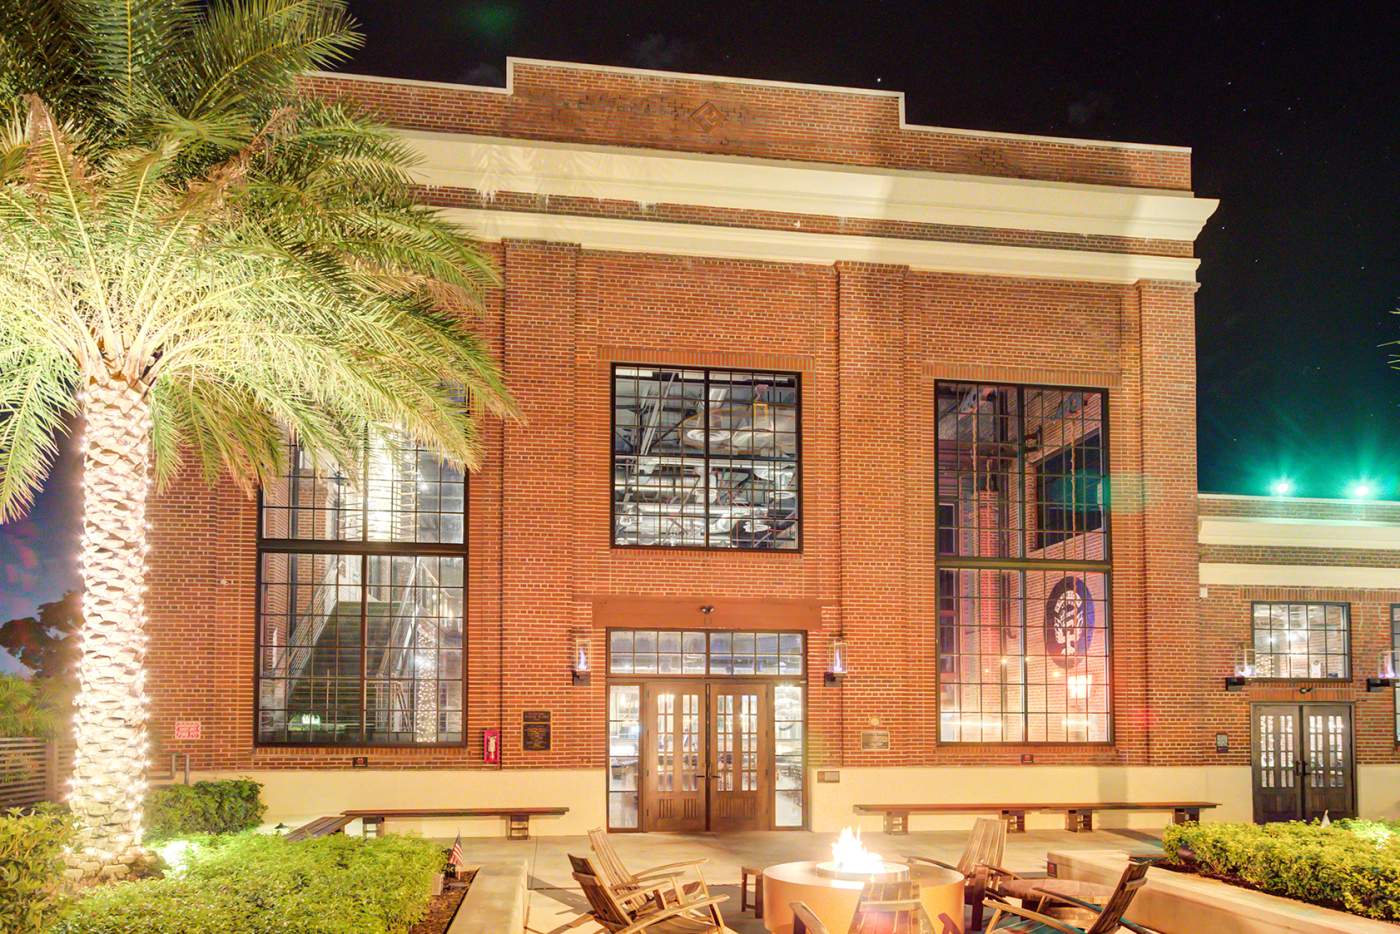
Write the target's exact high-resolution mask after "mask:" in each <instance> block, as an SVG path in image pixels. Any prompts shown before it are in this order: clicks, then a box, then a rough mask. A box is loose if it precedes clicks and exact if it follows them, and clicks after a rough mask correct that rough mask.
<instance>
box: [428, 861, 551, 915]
mask: <svg viewBox="0 0 1400 934" xmlns="http://www.w3.org/2000/svg"><path fill="white" fill-rule="evenodd" d="M529 897H530V895H529V874H528V872H527V870H526V865H525V860H523V859H514V860H502V861H500V862H493V863H484V864H482V865H481V866H478V867H477V871H476V877H475V878H474V879H472V884H471V888H469V889H467V897H466V898H464V899H463V900H462V905H461V907H460V908H458V909H457V916H456V917H454V918H453V919H452V924H451V925H449V926H448V928H447V934H524V931H525V918H526V914H527V912H528V907H529V905H528V903H529Z"/></svg>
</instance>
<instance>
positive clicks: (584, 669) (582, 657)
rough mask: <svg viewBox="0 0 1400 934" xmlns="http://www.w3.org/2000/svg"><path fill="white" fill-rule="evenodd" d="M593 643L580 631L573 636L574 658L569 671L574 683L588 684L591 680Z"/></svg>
mask: <svg viewBox="0 0 1400 934" xmlns="http://www.w3.org/2000/svg"><path fill="white" fill-rule="evenodd" d="M592 665H593V643H592V640H590V639H589V638H588V636H587V635H584V634H582V633H580V634H578V635H575V636H574V660H573V667H572V669H571V673H572V674H573V679H574V684H590V683H592V681H593V675H592V672H593V668H592Z"/></svg>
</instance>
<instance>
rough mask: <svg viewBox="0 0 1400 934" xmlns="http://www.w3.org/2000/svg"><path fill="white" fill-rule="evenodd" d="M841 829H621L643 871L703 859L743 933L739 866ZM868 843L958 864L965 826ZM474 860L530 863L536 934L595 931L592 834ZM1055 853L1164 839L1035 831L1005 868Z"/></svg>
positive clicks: (869, 838) (1031, 869) (1012, 842)
mask: <svg viewBox="0 0 1400 934" xmlns="http://www.w3.org/2000/svg"><path fill="white" fill-rule="evenodd" d="M835 836H836V835H835V834H830V833H805V832H776V833H774V832H769V833H732V834H724V835H722V836H720V835H716V834H657V833H649V834H615V835H614V836H613V841H614V844H615V846H616V847H617V851H618V854H619V855H620V856H621V857H622V859H623V861H624V862H626V863H627V864H628V866H629V867H634V868H637V869H644V868H646V867H649V866H655V865H659V864H661V863H670V862H676V861H678V860H683V859H693V858H697V857H704V858H705V859H706V860H708V861H707V862H706V863H705V865H704V867H702V868H703V872H704V874H705V880H706V882H708V883H709V885H710V888H711V890H712V891H713V892H715V893H716V894H722V895H728V896H729V901H728V902H726V903H725V904H724V905H723V906H722V911H723V912H724V919H725V922H726V923H727V924H728V925H729V927H731V928H733V929H734V930H735V931H737V932H739V934H760V932H763V931H764V927H763V922H761V921H758V920H756V919H755V918H754V916H753V912H752V911H751V910H750V911H747V912H740V911H739V901H740V900H739V870H740V867H742V866H764V865H771V864H774V863H782V862H789V861H791V860H800V859H822V858H826V857H828V856H829V855H830V847H831V842H832V841H833V840H834V839H835ZM864 840H865V843H866V846H868V847H869V848H870V849H872V850H875V851H876V852H879V853H882V854H884V855H886V856H899V855H923V856H933V857H935V858H937V859H942V860H945V861H947V862H950V863H951V862H956V860H957V858H958V856H959V855H960V854H961V853H962V850H963V846H964V845H965V843H966V842H967V833H966V832H963V831H932V832H923V833H918V832H916V833H910V834H907V835H904V836H886V835H885V834H882V833H870V834H865V835H864ZM463 847H464V849H465V850H466V856H467V859H468V861H470V862H477V861H480V862H482V863H488V862H494V861H497V860H511V859H524V860H525V861H526V863H527V866H528V870H529V873H528V878H529V887H530V892H529V917H528V920H527V923H526V930H527V931H529V932H532V934H562V932H563V931H565V930H572V931H577V932H580V934H589V932H592V931H596V930H598V927H597V925H595V924H592V923H591V922H590V923H586V924H582V925H578V924H577V920H578V918H579V917H580V915H581V914H584V913H586V911H587V903H586V902H585V900H584V898H583V893H582V892H580V891H579V888H578V886H577V885H576V884H575V883H574V881H573V879H572V878H571V877H570V874H569V860H568V854H569V853H577V854H584V855H586V854H587V853H588V852H589V850H588V839H587V838H586V837H538V838H536V839H532V840H501V839H471V840H466V841H463ZM1050 850H1126V851H1128V852H1129V853H1134V854H1143V855H1147V854H1156V853H1160V852H1161V843H1160V841H1159V840H1158V839H1157V838H1156V837H1154V836H1152V835H1150V834H1147V833H1143V832H1140V831H1132V830H1100V831H1094V832H1092V833H1069V832H1067V831H1063V830H1035V831H1030V832H1028V833H1024V834H1012V835H1010V836H1009V837H1008V838H1007V843H1006V856H1005V859H1004V860H1003V862H1004V863H1005V865H1006V868H1008V869H1011V870H1013V871H1015V872H1019V873H1022V874H1023V875H1043V874H1044V872H1045V854H1046V853H1047V852H1048V851H1050Z"/></svg>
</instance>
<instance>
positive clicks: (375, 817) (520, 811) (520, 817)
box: [341, 807, 569, 840]
mask: <svg viewBox="0 0 1400 934" xmlns="http://www.w3.org/2000/svg"><path fill="white" fill-rule="evenodd" d="M567 813H569V809H568V808H564V807H500V808H360V809H357V810H350V811H342V812H341V815H342V816H344V817H346V818H349V820H355V819H357V818H358V819H359V820H360V821H362V822H363V824H364V828H365V836H367V837H375V836H378V835H379V831H380V829H381V827H382V825H383V824H384V821H386V820H388V819H389V818H391V817H504V818H505V819H506V839H507V840H528V839H530V818H532V817H562V816H563V815H565V814H567ZM347 823H348V821H347Z"/></svg>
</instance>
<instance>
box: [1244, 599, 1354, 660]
mask: <svg viewBox="0 0 1400 934" xmlns="http://www.w3.org/2000/svg"><path fill="white" fill-rule="evenodd" d="M1350 629H1351V624H1350V618H1349V614H1348V607H1347V605H1346V604H1344V603H1256V604H1254V676H1255V677H1256V678H1293V679H1298V678H1305V679H1322V678H1340V679H1346V678H1349V677H1351V675H1350V670H1349V666H1348V658H1349V655H1350V649H1349V648H1348V646H1347V641H1348V638H1349V635H1350Z"/></svg>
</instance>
